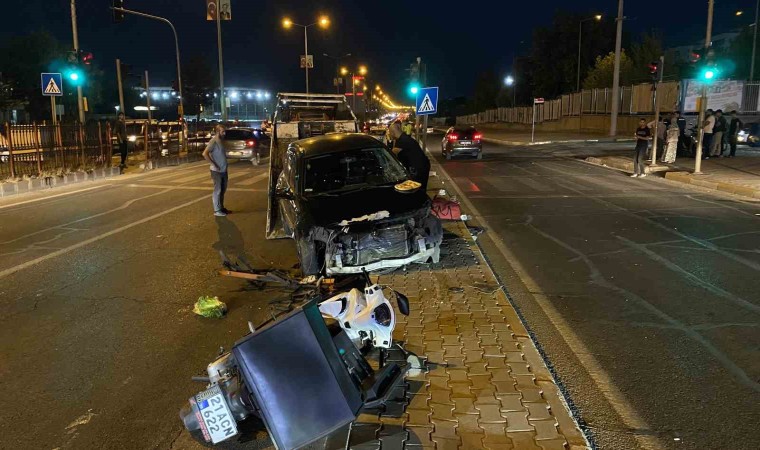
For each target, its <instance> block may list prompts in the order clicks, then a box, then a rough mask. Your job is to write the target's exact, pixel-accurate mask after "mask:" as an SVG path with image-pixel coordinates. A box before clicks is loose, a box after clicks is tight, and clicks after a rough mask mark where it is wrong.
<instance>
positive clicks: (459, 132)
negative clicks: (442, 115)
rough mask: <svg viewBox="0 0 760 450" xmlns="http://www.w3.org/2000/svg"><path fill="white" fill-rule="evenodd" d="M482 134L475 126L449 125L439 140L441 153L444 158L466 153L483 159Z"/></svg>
mask: <svg viewBox="0 0 760 450" xmlns="http://www.w3.org/2000/svg"><path fill="white" fill-rule="evenodd" d="M482 139H483V134H482V133H480V132H479V131H478V130H476V129H475V127H451V128H449V129H448V130H446V134H445V135H444V136H443V140H442V141H441V153H442V154H443V156H444V157H445V158H446V159H451V157H452V156H456V155H468V156H473V157H475V158H477V159H483V143H482Z"/></svg>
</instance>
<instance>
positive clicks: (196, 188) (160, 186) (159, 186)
mask: <svg viewBox="0 0 760 450" xmlns="http://www.w3.org/2000/svg"><path fill="white" fill-rule="evenodd" d="M127 187H131V188H148V189H176V190H186V191H209V192H210V191H213V190H214V188H213V187H212V186H211V185H209V186H179V185H172V184H129V185H127ZM230 191H231V192H265V191H266V189H251V188H236V187H228V188H227V192H230Z"/></svg>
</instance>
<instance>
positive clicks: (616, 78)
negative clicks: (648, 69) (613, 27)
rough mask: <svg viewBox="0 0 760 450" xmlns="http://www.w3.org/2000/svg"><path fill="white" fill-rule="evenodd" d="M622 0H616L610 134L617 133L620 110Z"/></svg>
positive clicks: (613, 135) (612, 135)
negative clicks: (616, 13) (616, 12)
mask: <svg viewBox="0 0 760 450" xmlns="http://www.w3.org/2000/svg"><path fill="white" fill-rule="evenodd" d="M624 18H625V17H624V16H623V0H618V15H617V19H616V21H617V34H616V37H615V69H614V73H613V75H612V112H611V113H610V136H611V137H613V138H614V137H615V136H616V135H617V119H618V111H619V110H620V57H621V51H622V50H621V47H622V41H623V19H624ZM581 109H583V108H581Z"/></svg>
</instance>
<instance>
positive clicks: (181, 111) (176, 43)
mask: <svg viewBox="0 0 760 450" xmlns="http://www.w3.org/2000/svg"><path fill="white" fill-rule="evenodd" d="M71 1H72V4H73V2H74V0H71ZM111 9H112V10H114V11H119V12H121V13H125V14H132V15H135V16H140V17H145V18H146V19H153V20H158V21H159V22H164V23H165V24H167V25H169V27H170V28H171V29H172V33H174V50H175V51H176V54H177V84H178V87H179V111H177V112H178V113H179V117H180V119H181V118H182V116H183V115H184V113H185V108H184V103H183V102H184V99H183V96H182V66H181V65H180V57H179V39H178V38H177V30H176V29H175V28H174V24H173V23H171V22H170V21H169V19H166V18H163V17H159V16H154V15H151V14H145V13H142V12H139V11H133V10H131V9H124V8H111ZM217 16H219V14H217ZM148 112H150V111H148Z"/></svg>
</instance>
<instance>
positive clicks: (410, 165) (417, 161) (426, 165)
mask: <svg viewBox="0 0 760 450" xmlns="http://www.w3.org/2000/svg"><path fill="white" fill-rule="evenodd" d="M389 131H390V135H391V138H392V139H393V141H394V146H395V148H398V149H400V151H399V152H398V160H399V161H401V164H403V165H404V167H406V170H407V171H408V172H409V175H411V177H412V180H414V181H416V182H418V183H420V184H422V189H427V182H428V176H429V175H430V160H428V158H427V156H426V155H425V152H423V151H422V148H421V147H420V144H418V143H417V141H415V140H414V139H413V138H412V137H411V136H409V135H408V134H406V133H404V131H403V130H402V129H401V124H399V123H398V122H395V123H393V124H391V126H390V130H389Z"/></svg>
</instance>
